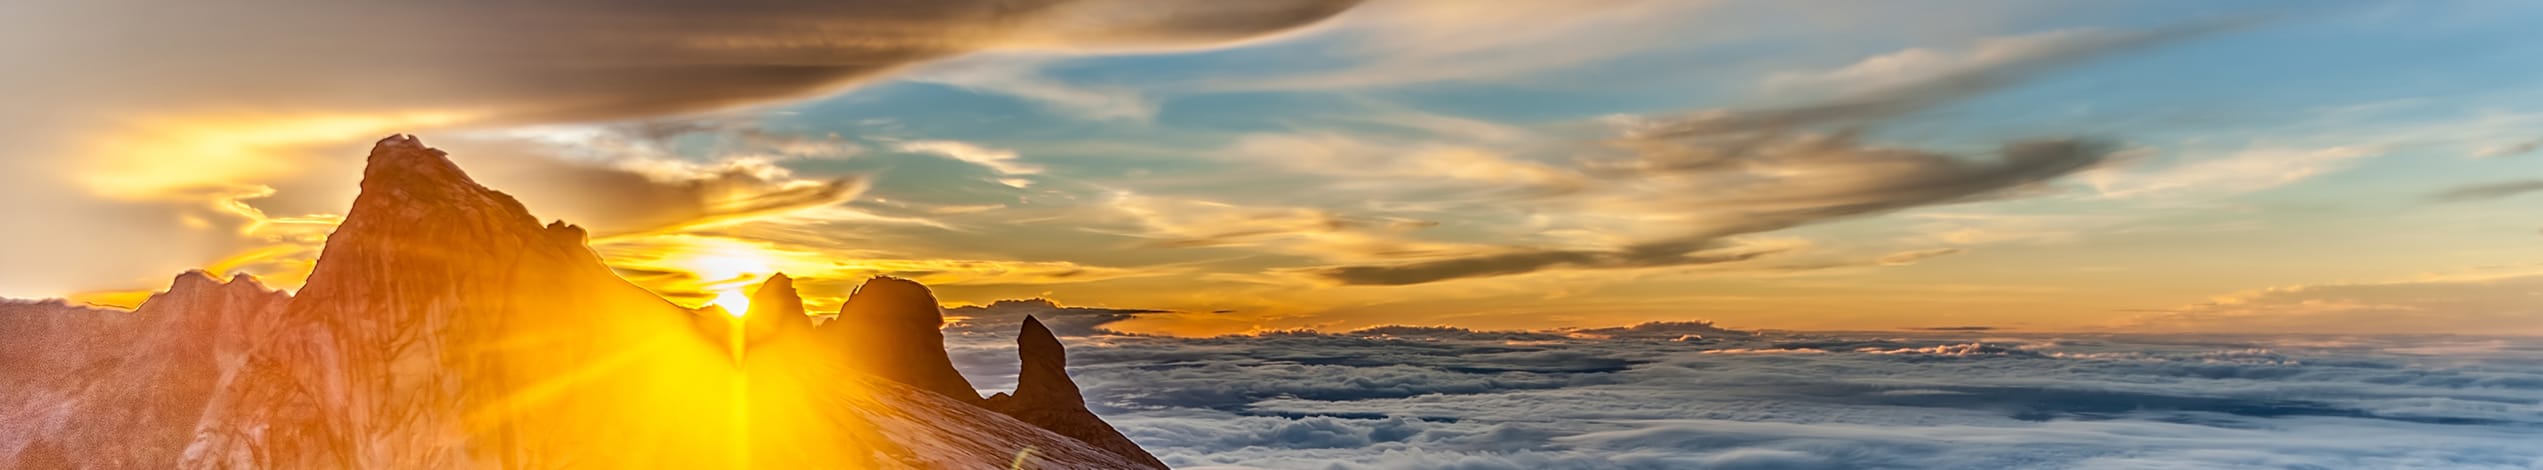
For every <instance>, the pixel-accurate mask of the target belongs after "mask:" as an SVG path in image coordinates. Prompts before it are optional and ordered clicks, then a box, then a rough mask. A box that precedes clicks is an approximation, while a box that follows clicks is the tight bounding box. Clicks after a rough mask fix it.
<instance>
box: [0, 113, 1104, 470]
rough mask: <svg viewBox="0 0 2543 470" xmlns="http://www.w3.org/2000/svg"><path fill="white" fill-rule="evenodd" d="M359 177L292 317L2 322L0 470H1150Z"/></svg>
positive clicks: (16, 318) (783, 307)
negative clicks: (1021, 457) (681, 301)
mask: <svg viewBox="0 0 2543 470" xmlns="http://www.w3.org/2000/svg"><path fill="white" fill-rule="evenodd" d="M369 163H370V166H369V167H368V168H367V169H366V170H365V172H364V176H363V181H362V193H361V195H360V196H359V197H358V198H356V199H355V202H354V206H353V208H352V210H351V211H349V212H348V213H347V215H346V218H345V221H344V222H343V223H342V224H341V225H339V226H338V227H337V229H336V231H335V232H334V233H333V234H332V235H330V236H329V237H328V239H327V243H326V247H325V249H324V251H323V252H322V254H321V257H320V259H319V261H318V263H317V266H316V268H315V270H314V271H313V272H312V274H311V275H310V277H309V278H308V280H307V282H306V284H305V285H304V286H303V287H302V289H301V290H300V292H299V294H298V296H297V297H285V296H283V295H282V294H279V293H276V292H273V291H270V290H266V289H264V288H262V287H261V286H257V285H256V283H255V282H254V281H253V280H251V279H244V278H242V279H237V280H232V281H230V282H227V283H222V282H219V281H217V280H213V279H212V278H210V277H209V276H205V275H201V274H189V275H188V276H183V277H180V278H178V279H177V282H176V285H175V286H174V287H172V288H171V289H170V291H169V292H168V293H166V294H162V295H160V296H157V297H154V298H152V299H151V300H149V301H148V302H146V303H144V304H143V305H142V307H141V309H139V310H138V311H134V312H121V311H113V310H99V309H85V308H78V307H70V306H68V305H64V304H60V303H58V302H56V303H17V302H0V335H4V336H0V368H7V369H8V372H11V374H10V375H7V376H0V406H6V407H7V408H5V409H0V411H5V412H6V413H7V414H6V415H5V417H6V418H7V419H0V457H7V458H6V459H0V468H5V467H9V466H12V464H14V465H16V466H21V467H23V466H27V465H35V466H39V467H42V468H81V467H87V468H169V467H177V468H294V469H296V468H561V467H576V468H902V467H921V468H1005V467H1008V466H1009V465H1010V464H1011V463H1013V462H1014V461H1015V460H1017V455H1018V454H1019V453H1021V452H1024V451H1025V450H1026V449H1031V452H1032V454H1033V455H1035V456H1037V457H1036V458H1035V459H1034V460H1033V461H1034V462H1036V464H1037V465H1038V467H1039V468H1089V469H1104V468H1131V467H1137V466H1140V465H1143V463H1142V462H1140V461H1134V460H1131V459H1129V458H1127V457H1123V456H1121V455H1120V454H1118V453H1117V452H1114V451H1111V450H1110V449H1099V448H1096V447H1094V446H1091V445H1087V444H1085V443H1083V442H1080V441H1079V440H1076V439H1071V438H1068V437H1065V436H1061V435H1059V434H1055V433H1052V432H1050V431H1046V430H1043V429H1041V428H1038V427H1035V426H1033V425H1030V424H1027V423H1024V422H1021V421H1017V420H1015V419H1013V418H1010V417H1007V416H1004V415H999V414H996V413H993V412H990V411H988V410H985V409H981V408H979V407H977V406H974V405H973V402H976V400H955V399H950V398H946V397H944V396H941V395H939V394H938V393H931V392H933V391H932V390H931V391H920V390H917V389H912V388H909V387H907V386H904V385H900V384H898V383H895V382H892V381H887V380H880V379H878V378H875V377H871V376H869V375H867V374H862V373H857V372H856V371H855V370H854V368H851V367H846V366H845V365H844V361H841V360H840V359H839V356H838V354H836V348H828V347H816V346H811V345H817V344H819V343H818V342H816V341H810V340H789V338H818V337H819V336H818V335H810V334H789V333H787V332H788V331H809V330H810V328H809V319H807V318H805V317H804V316H803V312H802V307H801V303H800V301H799V300H796V299H795V297H796V296H795V292H794V289H793V283H792V280H791V279H786V278H782V277H781V278H772V279H771V281H770V282H769V283H768V284H766V285H764V286H763V287H762V288H761V289H759V290H758V291H757V292H756V293H755V294H756V295H755V297H757V298H760V299H763V300H762V301H755V302H753V309H752V311H751V312H749V315H745V316H744V317H743V318H735V317H733V316H731V315H727V314H725V313H723V312H721V311H703V312H702V311H697V310H692V309H688V308H683V307H680V306H677V305H673V304H671V303H670V302H668V301H664V300H662V298H661V297H659V296H656V295H653V294H652V293H650V292H646V291H645V290H643V289H641V288H639V287H637V286H635V285H633V284H630V283H628V282H626V281H625V280H623V279H620V278H618V277H617V276H616V275H615V274H614V273H612V272H610V271H609V269H608V268H607V267H606V266H605V265H603V264H602V263H601V261H600V259H599V257H598V256H597V255H596V254H594V253H593V252H592V251H591V249H590V248H588V247H587V246H586V245H585V234H584V232H583V230H582V229H580V228H577V227H575V226H572V225H567V224H563V223H555V224H547V225H541V224H539V223H538V222H537V219H535V218H533V217H531V215H530V214H529V212H528V211H527V210H526V208H524V207H522V206H521V205H520V204H519V203H518V202H516V201H514V200H513V199H512V198H511V197H509V196H505V195H504V194H502V193H499V192H495V191H493V190H489V189H486V188H484V187H482V186H479V185H477V184H476V183H475V182H473V181H471V180H470V179H469V178H468V177H467V175H465V174H463V173H461V172H460V171H459V169H458V167H456V166H455V165H452V164H451V163H450V161H449V160H447V159H446V158H444V157H443V154H442V153H441V152H440V151H438V150H433V149H431V148H427V147H425V146H423V144H422V143H421V142H420V141H417V140H416V139H414V138H412V137H406V136H393V137H391V138H388V139H384V140H381V141H380V142H379V144H378V145H377V146H375V147H374V149H373V150H372V154H371V157H370V161H369ZM790 306H791V307H790ZM715 328H721V329H715ZM754 328H758V329H762V330H765V331H764V332H763V333H761V334H758V335H753V334H748V333H749V331H750V330H752V329H754ZM737 332H739V333H745V334H742V335H735V334H733V333H737ZM736 336H741V337H742V338H738V339H737V338H735V337H736ZM754 340H759V341H764V344H750V343H752V342H753V341H754ZM66 351H67V352H66ZM938 354H939V357H941V354H942V353H941V351H940V352H939V353H938ZM21 373H23V375H22V374H21Z"/></svg>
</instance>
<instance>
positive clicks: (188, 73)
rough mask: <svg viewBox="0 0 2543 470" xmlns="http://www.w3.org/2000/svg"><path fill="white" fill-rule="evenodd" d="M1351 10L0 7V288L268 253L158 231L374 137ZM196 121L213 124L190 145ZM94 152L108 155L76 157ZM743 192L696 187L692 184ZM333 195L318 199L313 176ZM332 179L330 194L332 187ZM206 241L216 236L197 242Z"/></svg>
mask: <svg viewBox="0 0 2543 470" xmlns="http://www.w3.org/2000/svg"><path fill="white" fill-rule="evenodd" d="M1356 3H1357V2H1356V1H1354V0H1267V1H1251V2H1179V1H1172V0H951V1H916V0H845V1H819V0H743V1H706V0H667V1H653V0H565V1H542V2H470V1H461V2H333V1H320V0H239V1H224V2H218V3H201V2H174V3H172V2H157V1H143V0H100V1H90V0H30V1H18V2H10V3H8V4H7V5H5V6H0V11H5V13H0V60H5V61H7V62H8V63H10V64H13V67H15V68H17V69H23V71H24V73H10V74H6V75H0V88H6V89H9V90H12V91H13V92H15V93H14V94H13V95H12V98H13V100H14V101H13V102H12V103H11V106H8V107H6V108H0V141H7V142H10V143H11V144H10V146H9V147H8V148H7V149H5V150H0V209H5V212H7V213H9V214H13V215H17V216H24V217H28V218H32V219H40V220H46V221H50V223H53V224H56V225H57V226H56V227H54V230H52V231H50V232H49V233H24V234H19V233H12V234H9V235H7V236H6V237H0V242H5V243H0V259H8V260H10V262H9V263H7V267H6V268H0V280H5V282H0V290H6V291H8V293H9V294H12V295H59V294H62V293H67V292H73V291H79V290H88V289H99V288H120V287H124V286H129V285H131V284H130V283H132V282H134V281H135V280H139V279H149V278H153V277H156V276H158V275H161V274H164V273H166V272H172V271H176V270H182V269H184V268H187V267H191V266H196V265H199V263H207V262H210V261H212V260H215V259H219V258H221V257H223V256H226V255H230V254H235V253H236V252H238V251H239V250H240V249H242V246H255V245H259V244H263V243H266V240H262V239H257V238H253V237H246V236H235V235H222V234H228V233H235V232H236V230H224V229H228V228H230V227H215V228H214V229H211V230H202V231H200V233H198V234H197V235H199V236H198V237H197V238H200V240H192V241H183V242H179V241H174V240H170V239H168V238H169V237H166V236H165V234H172V233H184V232H187V231H188V230H189V229H188V228H187V227H186V226H184V225H181V224H180V223H179V222H178V221H179V220H203V219H209V220H216V221H222V222H227V221H226V220H223V219H222V218H223V217H226V216H225V215H223V214H220V213H219V210H218V209H211V210H207V209H204V208H205V207H214V208H218V207H227V206H228V205H230V204H233V203H237V202H238V201H239V200H241V199H245V198H252V197H255V196H253V195H256V194H260V193H261V189H262V188H264V187H275V188H283V187H285V186H291V185H308V184H306V183H300V182H296V181H292V179H294V178H304V177H318V176H332V177H344V176H345V175H356V174H358V173H357V172H350V171H342V169H340V168H335V169H334V170H336V171H320V169H327V168H329V167H330V165H332V164H331V163H330V162H328V161H327V160H329V158H318V157H319V156H325V157H335V158H345V159H347V160H350V158H346V157H349V156H352V155H360V154H359V153H358V152H359V150H358V149H359V148H360V147H358V146H357V145H360V144H362V143H367V142H369V141H370V140H372V139H377V138H378V137H379V136H380V135H381V134H385V133H390V132H412V133H424V134H426V135H428V136H431V135H444V133H443V132H440V131H446V130H451V129H461V128H468V129H474V128H483V127H493V126H508V125H523V124H553V123H580V122H603V121H619V120H631V119H647V118H658V117H662V116H672V115H689V114H696V113H700V112H706V111H712V110H719V109H728V108H735V107H742V106H749V105H757V104H766V103H771V102H777V101H783V100H788V99H797V98H804V97H811V96H817V95H822V94H827V93H833V92H836V91H839V90H841V89H843V88H845V87H850V86H854V85H856V84H858V83H860V82H861V81H863V80H868V79H871V78H873V77H875V76H878V75H880V74H885V73H890V72H892V71H895V70H898V69H900V68H902V67H904V66H908V65H911V64H914V63H918V62H923V61H929V60H935V59H939V58H944V57H950V56H955V55H960V54H965V53H971V52H976V51H983V50H997V49H1053V48H1058V49H1097V50H1123V49H1154V48H1176V47H1185V48H1188V47H1204V46H1210V45H1218V44H1226V43H1229V42H1233V41H1241V40H1244V39H1247V38H1253V37H1259V36H1262V35H1265V34H1271V33H1277V32H1280V31H1285V30H1289V29H1292V28H1296V27H1300V26H1304V25H1307V24H1311V23H1314V22H1317V21H1321V20H1322V19H1323V18H1324V17H1326V16H1330V15H1332V14H1335V13H1336V12H1339V11H1341V10H1343V9H1347V8H1350V7H1352V6H1353V5H1355V4H1356ZM269 121H270V122H269ZM266 124H271V125H269V126H266V127H263V128H258V127H255V126H260V125H266ZM195 127H205V128H216V129H212V130H210V131H208V132H207V133H206V134H204V135H200V136H198V135H193V134H189V133H187V132H191V131H193V130H194V128H195ZM171 129H174V130H178V131H185V132H169V131H170V130H171ZM267 139H271V140H277V141H278V142H265V141H264V140H267ZM445 140H447V139H445ZM206 141H208V142H206ZM101 144H112V145H101ZM214 144H237V145H239V146H240V148H216V149H214V151H218V150H231V151H235V152H236V153H238V154H240V155H237V156H228V157H225V159H209V158H201V157H208V156H210V155H191V154H183V153H186V152H192V151H194V150H196V149H199V148H208V147H219V146H218V145H214ZM110 146H111V147H116V148H119V150H117V152H118V153H122V154H117V155H93V154H95V153H99V151H98V150H97V149H98V148H100V147H110ZM124 147H130V148H124ZM454 150H458V149H454ZM454 153H455V154H460V155H465V154H466V152H459V151H454ZM107 158H113V159H115V160H110V161H125V160H131V161H129V162H125V163H126V165H125V166H142V167H147V168H153V169H162V170H161V171H163V172H166V173H171V174H200V175H219V176H204V177H201V178H200V179H205V180H210V181H209V183H212V184H216V185H218V186H220V187H218V188H210V189H205V188H193V187H185V188H177V189H184V190H185V191H178V190H177V189H169V188H152V190H153V191H155V193H153V194H149V195H148V196H147V197H146V198H135V197H130V196H129V195H107V194H102V193H103V191H104V190H100V189H98V188H95V187H92V186H96V184H93V183H87V182H85V181H84V180H82V178H99V179H107V180H113V181H116V182H115V183H114V184H118V185H123V184H132V183H131V182H129V181H122V180H130V178H123V179H116V178H108V177H105V176H98V175H65V173H72V172H83V171H89V172H93V171H99V170H97V169H94V168H87V166H93V165H96V164H97V163H96V162H98V161H100V160H106V159H107ZM251 168H256V169H265V170H270V171H258V172H249V171H246V169H251ZM559 168H563V169H566V170H577V169H583V168H575V167H570V166H560V167H559ZM565 178H567V179H577V180H582V181H584V182H585V183H590V184H591V185H594V186H598V187H623V186H624V185H621V184H616V183H600V181H604V180H606V181H622V180H623V178H619V177H618V176H613V175H578V176H566V177H565ZM347 179H348V180H349V179H350V178H347ZM196 183H199V182H190V183H188V184H196ZM748 183H750V182H747V181H737V180H733V179H730V178H721V177H708V178H703V179H701V180H700V182H698V184H699V185H700V186H699V187H698V188H692V189H695V190H713V189H714V186H716V185H724V184H748ZM832 183H834V184H833V186H831V187H830V188H827V189H824V188H810V189H802V190H800V191H797V192H790V193H785V194H773V193H772V194H770V196H771V197H773V199H766V200H743V201H732V202H735V203H736V204H737V205H736V206H735V207H728V208H709V209H706V211H707V212H710V213H750V212H753V211H760V210H774V209H778V208H786V207H793V206H797V205H799V204H810V203H814V202H818V201H822V200H830V199H836V198H839V197H842V195H844V194H849V193H852V192H853V189H854V188H855V187H856V185H855V184H854V182H838V181H833V182H832ZM329 185H336V184H335V183H324V184H317V186H322V187H330V186H329ZM331 187H335V188H338V189H339V190H340V191H342V192H349V191H350V189H345V188H349V183H345V185H336V186H331ZM506 189H513V190H520V189H521V187H520V186H515V187H512V188H506ZM667 190H668V191H671V192H673V193H679V192H683V191H691V189H683V188H677V187H674V188H669V189H667ZM92 193H97V194H92ZM612 197H616V196H615V195H608V194H603V195H581V196H574V197H573V198H581V199H593V200H598V199H608V198H612ZM638 198H639V199H641V198H643V196H641V195H639V196H638ZM285 199H296V200H298V201H285ZM668 199H670V200H681V199H682V198H679V197H670V198H668ZM344 200H349V195H338V194H333V193H331V194H319V195H312V194H292V193H288V192H278V193H275V194H274V195H273V197H272V198H268V199H261V200H258V201H257V202H258V203H259V204H276V205H296V206H326V208H324V209H314V210H312V211H325V212H333V211H337V210H340V207H338V205H329V204H325V203H321V202H311V201H331V202H337V203H340V202H341V201H344ZM595 204H596V205H604V204H606V203H605V202H596V203H595ZM603 209H604V210H609V211H619V212H624V209H625V208H603ZM269 210H271V209H269ZM206 212H209V213H210V214H204V213H206ZM281 213H288V214H299V213H307V212H299V211H291V212H281ZM123 214H130V216H129V217H123V216H121V215H123ZM224 225H226V224H224ZM631 225H643V224H641V223H637V224H631ZM65 233H73V234H93V236H94V237H100V238H92V239H90V240H84V241H83V243H69V242H67V241H66V240H62V239H60V237H62V236H64V235H61V234H65ZM108 234H128V235H108ZM223 237H228V238H235V239H234V240H233V239H221V240H215V239H216V238H223Z"/></svg>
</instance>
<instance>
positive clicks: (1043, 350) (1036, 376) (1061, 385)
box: [1015, 315, 1086, 409]
mask: <svg viewBox="0 0 2543 470" xmlns="http://www.w3.org/2000/svg"><path fill="white" fill-rule="evenodd" d="M1015 345H1016V356H1017V358H1019V359H1022V360H1023V362H1024V368H1023V369H1022V370H1021V371H1019V372H1018V373H1017V375H1016V383H1015V398H1016V399H1017V400H1019V401H1022V402H1024V403H1029V404H1033V405H1035V406H1049V407H1055V408H1080V409H1083V408H1085V407H1086V396H1085V395H1084V394H1083V393H1081V392H1079V391H1078V390H1077V381H1075V380H1069V378H1068V349H1067V348H1066V347H1063V346H1061V345H1060V339H1059V337H1058V336H1053V335H1052V334H1051V329H1050V327H1045V326H1042V319H1040V318H1034V317H1033V316H1032V315H1026V316H1025V317H1024V330H1023V331H1021V332H1019V333H1017V334H1016V337H1015Z"/></svg>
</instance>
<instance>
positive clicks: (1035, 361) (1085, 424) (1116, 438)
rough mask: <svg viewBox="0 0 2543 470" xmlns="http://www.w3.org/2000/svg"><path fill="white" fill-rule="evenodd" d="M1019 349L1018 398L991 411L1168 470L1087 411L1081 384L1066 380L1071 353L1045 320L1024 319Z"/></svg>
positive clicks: (993, 402) (991, 402)
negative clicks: (1043, 322) (1043, 321)
mask: <svg viewBox="0 0 2543 470" xmlns="http://www.w3.org/2000/svg"><path fill="white" fill-rule="evenodd" d="M1015 344H1016V356H1017V359H1020V360H1022V361H1023V363H1024V364H1023V369H1022V370H1021V371H1020V372H1019V373H1018V375H1017V376H1016V384H1015V393H1013V394H999V395H996V396H992V397H990V398H989V399H988V400H987V401H986V403H985V405H986V406H987V407H988V408H989V409H992V410H997V411H998V412H999V413H1005V414H1006V415H1007V416H1013V417H1015V419H1018V420H1022V421H1024V422H1027V423H1032V424H1033V425H1034V426H1039V427H1041V428H1042V429H1048V430H1050V431H1051V432H1055V433H1059V434H1060V435H1062V436H1068V437H1070V438H1074V439H1077V440H1078V441H1079V442H1085V443H1087V444H1090V445H1093V446H1095V447H1098V448H1102V449H1105V450H1109V451H1112V452H1113V453H1115V454H1118V455H1121V456H1122V457H1124V458H1130V459H1134V460H1139V461H1141V462H1144V463H1146V464H1148V465H1149V466H1151V467H1154V468H1166V465H1165V463H1164V462H1161V461H1158V460H1157V457H1156V456H1155V455H1150V454H1149V453H1148V451H1146V450H1143V449H1140V448H1139V443H1137V442H1132V441H1131V440H1130V438H1129V437H1127V436H1123V435H1122V434H1121V431H1120V430H1117V429H1113V427H1112V425H1111V424H1106V423H1104V419H1103V418H1102V417H1098V416H1095V412H1093V411H1089V410H1087V409H1086V396H1085V395H1084V394H1083V393H1082V392H1079V391H1078V390H1077V382H1076V381H1074V380H1070V379H1069V378H1068V351H1067V348H1066V347H1064V346H1061V345H1060V339H1059V337H1058V336H1057V335H1053V334H1052V333H1051V328H1050V327H1047V326H1043V325H1042V319H1040V318H1034V317H1033V316H1032V315H1026V316H1025V317H1024V329H1023V330H1021V331H1018V332H1017V334H1016V337H1015Z"/></svg>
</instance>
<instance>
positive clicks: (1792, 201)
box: [1317, 136, 2113, 285]
mask: <svg viewBox="0 0 2543 470" xmlns="http://www.w3.org/2000/svg"><path fill="white" fill-rule="evenodd" d="M1798 144H1799V146H1798V148H1795V149H1791V150H1773V151H1762V152H1754V153H1751V152H1746V151H1743V152H1742V155H1741V156H1739V157H1737V158H1739V159H1743V160H1748V161H1746V162H1743V163H1740V164H1739V165H1738V167H1739V168H1736V169H1735V168H1732V166H1730V165H1727V164H1705V165H1699V167H1700V168H1694V167H1689V168H1675V169H1670V170H1661V173H1663V174H1664V175H1665V174H1667V173H1684V172H1694V173H1697V177H1698V178H1703V179H1707V180H1716V179H1718V180H1723V181H1720V182H1725V183H1730V184H1737V185H1742V186H1741V187H1731V188H1723V189H1716V190H1715V191H1718V192H1724V193H1725V194H1713V195H1697V196H1690V195H1686V194H1654V195H1643V196H1646V197H1636V198H1635V199H1636V200H1635V201H1632V203H1637V204H1656V205H1663V206H1668V207H1661V208H1657V209H1656V210H1659V211H1662V212H1683V213H1692V214H1693V215H1694V216H1697V217H1707V216H1709V217H1711V218H1713V219H1715V220H1711V221H1708V222H1704V223H1699V226H1698V227H1695V228H1696V230H1697V231H1696V233H1694V234H1692V235H1688V236H1684V237H1680V238H1674V239H1664V240H1655V241H1650V242H1645V243H1641V244H1637V245H1633V246H1629V247H1625V248H1623V249H1619V250H1613V251H1583V250H1528V251H1518V252H1511V253H1495V254H1486V255H1474V256H1467V257H1460V258H1450V259H1442V260H1432V261H1424V262H1418V263H1409V264H1399V265H1364V266H1342V267H1334V268H1323V269H1320V270H1318V271H1317V272H1318V273H1319V274H1321V275H1323V276H1324V277H1326V278H1328V279H1332V280H1335V281H1340V282H1343V283H1346V284H1357V285H1406V284H1419V283H1426V282H1435V281H1442V280H1449V279H1459V278H1470V277H1486V276H1500V275H1510V274H1521V273H1528V272H1535V271H1540V270H1545V269H1551V268H1558V267H1559V268H1589V269H1597V268H1638V267H1659V266H1685V265H1698V264H1715V263H1726V262H1734V261H1744V260H1748V259H1753V258H1756V257H1759V256H1764V255H1767V254H1772V253H1773V252H1774V250H1746V251H1698V250H1703V249H1706V248H1712V247H1718V246H1721V245H1723V244H1725V243H1726V240H1725V239H1726V238H1727V237H1731V236H1736V235H1746V234H1754V233H1762V232H1769V231H1775V230H1782V229H1787V228H1792V227H1798V226H1802V225H1809V224H1813V223H1819V222H1826V221H1833V220H1841V219H1844V218H1848V217H1856V216H1865V215H1875V214H1882V213H1888V212H1894V211H1898V210H1902V209H1908V208H1914V207H1922V206H1929V205H1936V204H1948V203H1954V202H1964V201H1969V200H1974V199H1979V198H1984V197H1990V196H1996V195H2000V194H2003V193H2005V192H2007V191H2011V190H2016V189H2020V188H2026V187H2030V186H2032V185H2036V184H2040V183H2042V182H2046V181H2049V180H2052V179H2055V178H2057V177H2061V176H2065V175H2068V174H2073V173H2075V172H2077V171H2081V170H2084V169H2086V168H2091V167H2093V166H2094V165H2096V164H2099V163H2101V162H2102V161H2103V160H2105V159H2107V158H2108V157H2109V156H2110V155H2111V154H2112V152H2113V148H2112V146H2110V145H2108V144H2106V143H2101V142H2096V141H2084V140H2054V141H2029V142H2017V143H2012V144H2007V145H2005V146H2004V148H2003V149H2001V150H2000V151H1999V152H1998V153H1997V155H1995V157H1994V158H1992V159H1988V160H1969V159H1963V158H1959V157H1953V156H1949V155H1943V154H1936V153H1926V152H1919V151H1912V150H1899V149H1887V148H1880V147H1872V146H1866V145H1859V144H1855V143H1853V142H1851V141H1850V139H1849V138H1846V137H1843V136H1838V137H1825V138H1811V139H1809V140H1808V141H1806V142H1799V143H1798ZM1643 155H1645V156H1646V157H1645V158H1646V159H1650V158H1651V157H1653V156H1655V154H1654V153H1650V152H1646V153H1644V154H1643ZM1662 158H1666V157H1662ZM1654 168H1656V167H1654ZM1760 168H1789V169H1810V170H1813V171H1814V174H1817V175H1820V176H1819V177H1816V178H1788V177H1782V178H1779V177H1770V176H1765V175H1762V174H1751V173H1749V170H1748V169H1760ZM1734 180H1735V181H1734ZM1694 190H1695V189H1690V191H1694Z"/></svg>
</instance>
